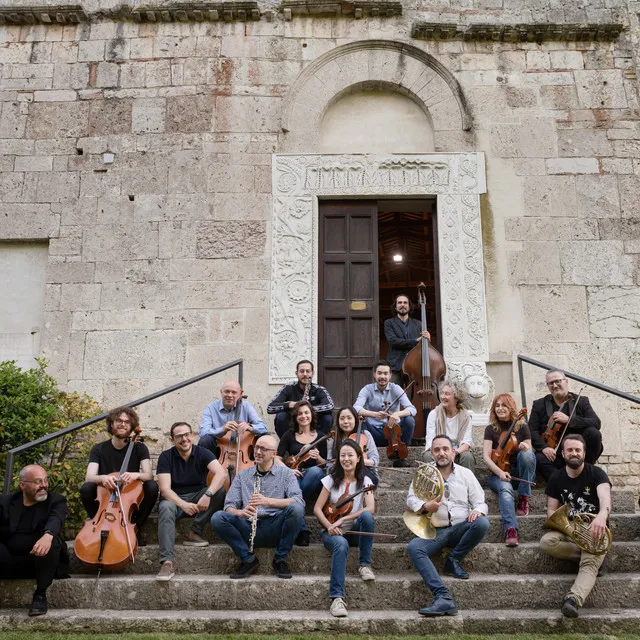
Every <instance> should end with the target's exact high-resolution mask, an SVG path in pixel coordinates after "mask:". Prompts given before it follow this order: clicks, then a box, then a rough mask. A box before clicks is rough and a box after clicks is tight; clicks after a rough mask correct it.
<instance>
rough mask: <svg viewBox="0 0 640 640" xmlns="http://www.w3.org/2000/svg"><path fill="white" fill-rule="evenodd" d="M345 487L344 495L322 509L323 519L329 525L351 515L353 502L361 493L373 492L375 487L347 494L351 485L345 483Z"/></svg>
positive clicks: (370, 486) (371, 486)
mask: <svg viewBox="0 0 640 640" xmlns="http://www.w3.org/2000/svg"><path fill="white" fill-rule="evenodd" d="M346 485H347V486H346V488H345V490H344V493H343V494H342V495H341V496H340V497H339V498H338V500H336V502H327V503H326V504H325V505H324V507H322V513H323V514H324V517H325V518H326V519H327V520H328V521H329V522H330V523H331V524H333V523H334V522H336V521H337V520H340V518H342V517H344V516H346V515H348V514H350V513H351V511H352V509H353V501H354V499H355V498H356V497H357V496H359V495H360V494H361V493H365V492H367V491H374V490H375V487H374V486H373V485H372V484H370V485H369V486H368V487H363V488H362V489H360V490H359V491H356V492H355V493H352V494H349V487H350V486H351V483H350V482H347V483H346Z"/></svg>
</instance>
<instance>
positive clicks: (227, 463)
mask: <svg viewBox="0 0 640 640" xmlns="http://www.w3.org/2000/svg"><path fill="white" fill-rule="evenodd" d="M246 397H247V396H241V397H240V398H238V402H236V406H235V408H234V411H233V421H234V422H236V423H237V422H238V417H239V416H240V407H241V405H242V399H243V398H246ZM255 442H256V436H255V434H254V433H252V432H251V431H245V432H244V433H243V434H242V435H241V436H240V435H238V432H237V431H234V430H233V429H230V430H229V431H227V432H226V433H225V434H224V435H223V436H222V437H221V438H218V447H219V448H220V455H219V457H218V460H219V461H220V464H221V465H222V466H223V468H224V469H225V471H226V472H227V476H226V479H225V483H224V487H225V489H226V490H227V491H229V487H230V486H231V482H232V481H233V479H234V478H235V475H236V473H238V471H242V470H243V469H248V468H249V467H251V466H253V445H254V444H255ZM212 480H213V476H212V474H209V475H208V476H207V484H211V481H212Z"/></svg>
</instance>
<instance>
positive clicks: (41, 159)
mask: <svg viewBox="0 0 640 640" xmlns="http://www.w3.org/2000/svg"><path fill="white" fill-rule="evenodd" d="M14 170H15V171H52V170H53V156H18V157H16V163H15V168H14Z"/></svg>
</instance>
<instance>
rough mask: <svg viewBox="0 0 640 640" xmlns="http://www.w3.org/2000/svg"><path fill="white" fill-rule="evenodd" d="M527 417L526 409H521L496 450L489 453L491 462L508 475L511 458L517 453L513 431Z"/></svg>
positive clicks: (516, 441) (516, 442) (516, 440)
mask: <svg viewBox="0 0 640 640" xmlns="http://www.w3.org/2000/svg"><path fill="white" fill-rule="evenodd" d="M526 415H527V410H526V409H521V410H520V413H519V414H518V415H517V416H516V417H515V419H514V421H513V422H512V423H511V426H510V427H509V428H508V429H507V432H506V433H505V434H504V438H502V440H501V441H500V442H499V443H498V446H497V448H495V449H494V450H493V451H492V452H491V460H492V461H493V463H494V464H495V465H496V466H497V467H498V468H499V469H500V470H501V471H505V472H506V473H509V469H511V456H512V455H513V454H515V453H517V451H518V438H516V434H515V433H514V430H515V428H516V425H517V424H518V422H519V421H520V420H521V419H522V418H524V417H525V416H526Z"/></svg>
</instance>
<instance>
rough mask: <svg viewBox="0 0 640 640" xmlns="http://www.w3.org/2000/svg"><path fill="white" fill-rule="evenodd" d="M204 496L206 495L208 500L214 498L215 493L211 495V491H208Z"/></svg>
mask: <svg viewBox="0 0 640 640" xmlns="http://www.w3.org/2000/svg"><path fill="white" fill-rule="evenodd" d="M204 495H205V496H207V498H213V493H211V491H209V489H207V490H206V491H205V492H204Z"/></svg>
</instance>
